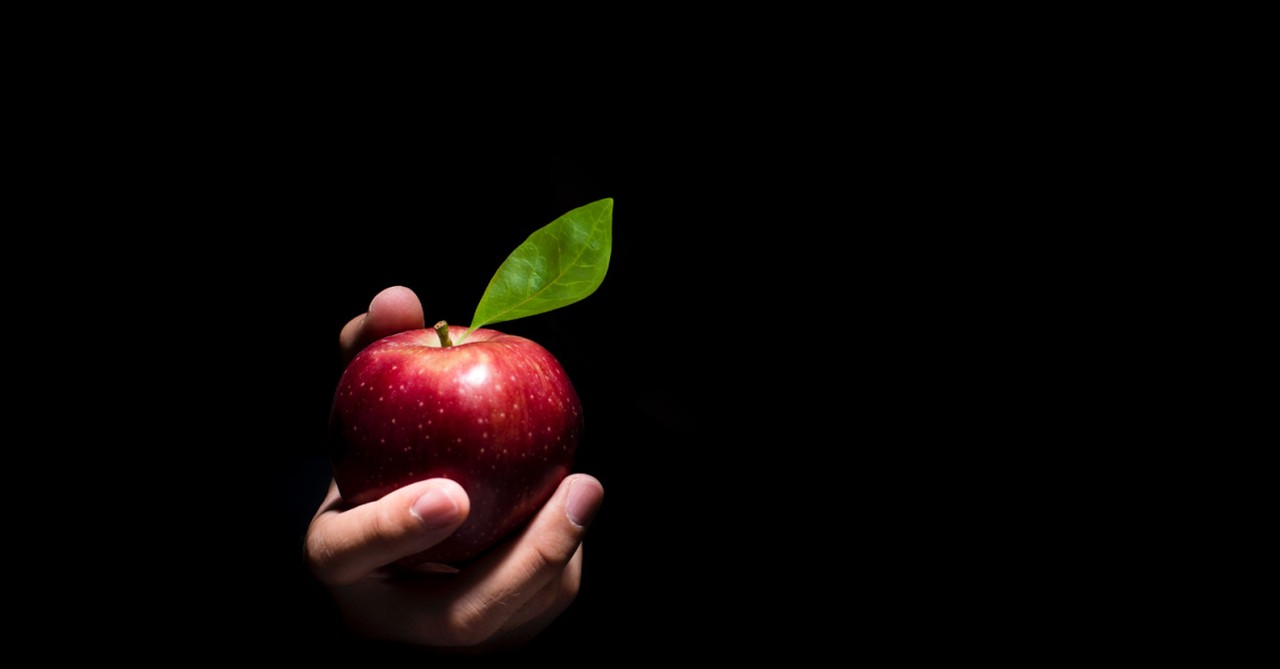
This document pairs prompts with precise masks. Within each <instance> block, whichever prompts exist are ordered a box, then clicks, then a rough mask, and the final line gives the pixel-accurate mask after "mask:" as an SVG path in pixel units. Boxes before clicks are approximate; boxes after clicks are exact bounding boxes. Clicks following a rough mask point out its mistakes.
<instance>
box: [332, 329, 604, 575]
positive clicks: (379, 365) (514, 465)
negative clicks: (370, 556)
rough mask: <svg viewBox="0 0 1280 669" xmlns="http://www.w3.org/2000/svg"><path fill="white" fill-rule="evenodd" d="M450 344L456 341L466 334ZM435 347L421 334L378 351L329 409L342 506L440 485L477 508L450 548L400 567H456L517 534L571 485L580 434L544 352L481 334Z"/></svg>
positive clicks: (557, 372) (510, 338) (434, 339)
mask: <svg viewBox="0 0 1280 669" xmlns="http://www.w3.org/2000/svg"><path fill="white" fill-rule="evenodd" d="M441 329H442V330H443V327H442V328H441ZM448 332H449V339H450V340H457V339H459V338H461V337H462V336H463V333H465V332H466V328H464V327H458V326H452V327H449V328H448ZM440 340H441V338H440V336H439V335H438V334H437V332H436V331H435V330H432V329H421V330H411V331H408V332H401V333H400V334H396V335H392V336H390V337H386V338H384V339H381V340H379V341H377V342H374V343H373V344H371V345H369V346H368V347H367V348H365V349H364V350H363V351H361V352H360V354H359V355H357V356H356V357H355V359H354V360H352V361H351V364H350V365H348V366H347V369H346V371H345V372H344V373H343V375H342V379H341V380H340V381H339V382H338V390H337V393H336V394H335V396H334V400H333V411H332V417H331V423H330V428H331V438H332V441H333V444H332V446H333V474H334V479H335V480H336V481H337V483H338V489H339V491H340V492H341V494H342V497H343V499H344V500H345V501H346V502H348V503H349V504H352V505H358V504H364V503H366V502H371V501H373V500H376V499H379V498H380V497H382V496H383V495H385V494H387V493H389V492H391V491H392V490H395V489H397V488H400V487H403V486H405V485H407V484H410V483H413V482H415V481H421V480H424V479H428V478H435V477H444V478H449V479H453V480H454V481H457V482H458V483H459V484H460V485H461V486H462V488H463V489H464V490H466V491H467V495H468V496H469V497H470V499H471V515H470V516H469V517H468V518H467V520H466V522H464V523H463V524H462V526H461V527H459V528H458V530H457V531H456V532H455V533H454V534H453V535H452V536H450V537H449V538H448V539H446V540H445V541H444V542H442V543H440V544H438V545H436V546H434V547H432V548H430V549H428V550H427V551H424V552H422V553H419V554H418V555H416V556H412V558H408V559H406V560H405V561H403V562H404V563H405V564H417V563H424V562H430V563H445V564H454V565H456V564H460V563H463V562H465V561H467V560H469V559H471V558H473V557H475V556H476V555H478V554H480V553H482V552H483V551H485V550H486V549H488V548H490V547H491V546H493V545H494V544H495V543H497V542H498V541H500V540H502V539H503V538H504V537H506V536H507V535H509V534H511V533H512V532H513V531H514V530H516V529H517V528H518V527H520V526H521V525H523V524H524V523H525V522H526V521H527V520H528V519H529V518H530V517H532V515H533V514H534V512H535V511H537V510H538V509H539V508H540V507H541V506H542V505H543V504H544V503H545V502H546V501H547V500H548V499H549V498H550V497H551V494H552V493H553V492H554V491H555V489H556V487H557V486H558V485H559V484H560V481H561V480H563V479H564V477H565V476H567V475H568V474H569V470H570V466H571V463H572V459H573V453H574V450H575V449H576V448H577V446H578V439H579V436H580V435H581V434H582V406H581V404H580V403H579V401H578V394H577V392H576V391H575V390H574V388H573V385H572V384H571V383H570V382H569V377H568V375H566V374H565V372H564V368H563V367H561V365H560V362H559V361H558V360H556V359H555V357H554V356H552V355H551V353H549V352H548V351H547V350H546V349H545V348H543V347H542V346H539V345H538V344H537V343H535V342H533V341H530V340H528V339H525V338H523V337H517V336H514V335H508V334H503V333H501V332H498V331H496V330H489V329H484V328H481V329H477V330H475V331H474V332H472V333H471V334H470V335H469V336H467V337H466V339H465V340H464V341H463V342H462V343H460V344H456V345H446V346H441V341H440Z"/></svg>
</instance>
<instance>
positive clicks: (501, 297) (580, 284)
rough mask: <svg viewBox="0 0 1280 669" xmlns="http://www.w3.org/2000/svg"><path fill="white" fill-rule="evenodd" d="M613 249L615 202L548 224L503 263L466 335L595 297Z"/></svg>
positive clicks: (580, 209) (602, 202)
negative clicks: (486, 326) (594, 294)
mask: <svg viewBox="0 0 1280 669" xmlns="http://www.w3.org/2000/svg"><path fill="white" fill-rule="evenodd" d="M612 248H613V199H612V198H606V199H603V200H599V201H596V202H592V203H591V204H588V205H585V206H582V207H578V208H577V209H574V210H573V211H570V212H569V213H567V214H565V215H563V216H561V217H560V218H557V219H556V220H554V221H552V222H550V223H548V224H547V225H546V226H544V227H542V228H541V229H539V230H538V231H537V232H534V233H533V234H532V235H529V238H528V239H526V240H525V241H524V243H523V244H521V245H520V246H518V247H516V250H514V251H512V252H511V255H509V256H507V259H506V260H505V261H503V263H502V266H501V267H499V268H498V271H497V273H495V274H494V275H493V279H491V280H490V281H489V287H488V288H486V289H485V291H484V296H483V297H481V298H480V304H479V305H477V306H476V313H475V316H474V317H472V319H471V328H470V329H469V330H467V334H471V332H472V331H473V330H475V329H476V328H480V327H484V326H485V325H491V324H493V323H501V322H503V321H510V320H515V319H517V318H524V317H525V316H533V315H536V314H541V313H546V312H548V311H551V310H552V309H559V308H560V307H563V306H565V305H569V304H573V303H574V302H577V301H578V300H581V299H582V298H584V297H586V296H588V295H590V294H591V293H594V292H595V291H596V288H599V287H600V283H601V282H603V281H604V275H605V272H606V271H608V269H609V253H610V251H611V250H612ZM463 338H464V339H465V335H464V336H463Z"/></svg>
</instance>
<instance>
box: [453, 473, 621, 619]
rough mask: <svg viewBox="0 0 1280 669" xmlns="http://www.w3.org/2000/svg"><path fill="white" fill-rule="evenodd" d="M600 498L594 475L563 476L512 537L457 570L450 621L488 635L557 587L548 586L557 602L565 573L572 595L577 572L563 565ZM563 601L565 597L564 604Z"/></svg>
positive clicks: (572, 553)
mask: <svg viewBox="0 0 1280 669" xmlns="http://www.w3.org/2000/svg"><path fill="white" fill-rule="evenodd" d="M603 499H604V487H603V486H601V485H600V482H599V481H597V480H596V479H595V478H594V477H592V476H588V475H586V474H575V475H573V476H569V477H567V478H566V479H565V480H564V481H563V482H562V483H561V484H560V487H559V488H558V489H557V490H556V493H555V495H553V496H552V498H551V500H550V501H549V502H548V503H547V504H546V505H545V506H543V508H542V510H541V511H540V512H539V513H538V515H537V516H535V517H534V519H533V521H532V522H531V523H530V524H529V526H528V528H526V529H525V531H524V532H523V533H522V534H521V535H520V536H519V537H517V538H516V540H515V541H512V542H510V543H509V544H507V545H505V546H504V547H502V548H501V549H499V550H498V551H497V552H495V553H492V554H490V555H488V556H485V557H484V558H482V559H481V560H480V561H479V562H477V563H476V564H474V565H470V566H469V567H468V568H467V569H464V570H463V571H462V572H461V573H460V574H459V575H458V580H457V581H456V582H455V583H454V586H455V587H456V588H457V593H458V598H457V600H456V603H455V605H454V606H453V607H451V611H450V614H451V618H453V619H452V620H451V621H450V623H451V624H452V625H454V626H456V627H457V628H459V629H463V630H466V633H467V636H468V637H471V636H474V637H475V638H488V637H490V636H492V635H494V634H495V633H497V632H498V631H499V630H501V629H502V628H503V627H504V626H506V625H508V624H509V623H510V622H511V621H512V619H513V618H516V617H520V616H521V614H522V611H523V610H524V609H525V607H526V606H527V605H530V604H531V603H532V602H533V601H534V600H535V599H536V598H537V597H539V596H544V597H545V596H546V595H545V593H547V592H549V591H548V590H547V588H548V586H552V587H554V588H555V589H554V590H552V591H550V592H552V593H553V595H554V596H553V597H552V598H551V605H552V606H554V605H555V604H557V603H559V602H558V601H557V600H558V599H559V597H560V595H559V594H558V593H560V592H561V590H562V587H561V582H560V579H562V578H565V577H566V575H567V576H568V577H570V578H572V579H573V581H574V582H573V584H572V585H573V588H572V592H569V593H568V599H572V595H573V594H576V587H577V578H576V577H577V575H578V571H577V569H573V568H570V569H566V568H567V567H569V566H570V561H571V560H572V559H573V558H574V556H575V555H577V554H578V549H579V547H580V545H581V543H582V538H583V536H584V535H585V534H586V531H587V526H588V525H589V524H590V523H591V518H592V517H594V516H595V513H596V511H597V510H598V509H599V508H600V503H601V502H602V501H603ZM579 559H580V558H579ZM579 568H580V567H579ZM534 605H535V606H536V603H535V604H534ZM567 605H568V601H564V602H563V606H567ZM526 615H527V614H526Z"/></svg>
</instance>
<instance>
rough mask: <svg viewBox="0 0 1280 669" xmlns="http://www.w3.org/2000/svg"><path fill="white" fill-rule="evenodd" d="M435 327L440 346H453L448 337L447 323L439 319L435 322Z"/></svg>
mask: <svg viewBox="0 0 1280 669" xmlns="http://www.w3.org/2000/svg"><path fill="white" fill-rule="evenodd" d="M435 327H436V334H438V335H440V347H441V348H449V347H450V346H453V340H452V339H449V324H448V323H446V322H444V321H440V322H439V323H436V326H435Z"/></svg>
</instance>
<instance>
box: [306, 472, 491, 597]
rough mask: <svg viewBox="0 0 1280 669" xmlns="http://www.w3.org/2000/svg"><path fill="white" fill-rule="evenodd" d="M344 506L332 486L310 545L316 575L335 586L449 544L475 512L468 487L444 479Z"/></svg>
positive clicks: (309, 557) (308, 550)
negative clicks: (357, 504) (448, 541)
mask: <svg viewBox="0 0 1280 669" xmlns="http://www.w3.org/2000/svg"><path fill="white" fill-rule="evenodd" d="M340 502H341V498H340V496H339V495H338V491H337V486H336V485H335V486H330V489H329V497H328V498H326V499H325V502H324V504H323V505H321V507H320V513H318V514H316V517H315V518H314V519H313V520H312V521H311V527H310V528H308V530H307V541H306V558H307V564H308V565H309V566H310V567H311V571H312V572H313V573H315V575H316V577H317V578H319V579H320V580H321V581H324V582H326V583H330V584H334V585H338V584H345V583H352V582H355V581H357V580H359V579H361V578H363V577H364V576H366V575H367V574H369V573H370V572H372V571H374V570H376V569H378V568H380V567H383V566H385V565H388V564H391V563H392V562H395V561H396V560H399V559H400V558H403V557H407V556H410V555H413V554H414V553H418V552H421V551H424V550H426V549H428V548H430V547H432V546H434V545H436V544H438V543H440V542H441V541H444V540H445V538H447V537H448V536H449V535H450V534H453V532H454V530H456V529H458V526H459V525H461V524H462V522H463V521H464V520H466V519H467V515H468V514H469V513H470V512H471V501H470V499H469V498H468V497H467V493H466V491H464V490H463V489H462V486H460V485H458V484H457V483H455V482H453V481H451V480H449V479H443V478H437V479H429V480H426V481H419V482H417V483H413V484H410V485H407V486H405V487H403V488H400V489H399V490H395V491H392V492H390V493H387V495H385V496H384V497H383V498H382V499H379V500H377V501H374V502H369V503H368V504H362V505H360V506H357V507H355V508H352V509H347V510H345V511H341V510H338V508H337V507H338V506H339V504H340Z"/></svg>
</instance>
